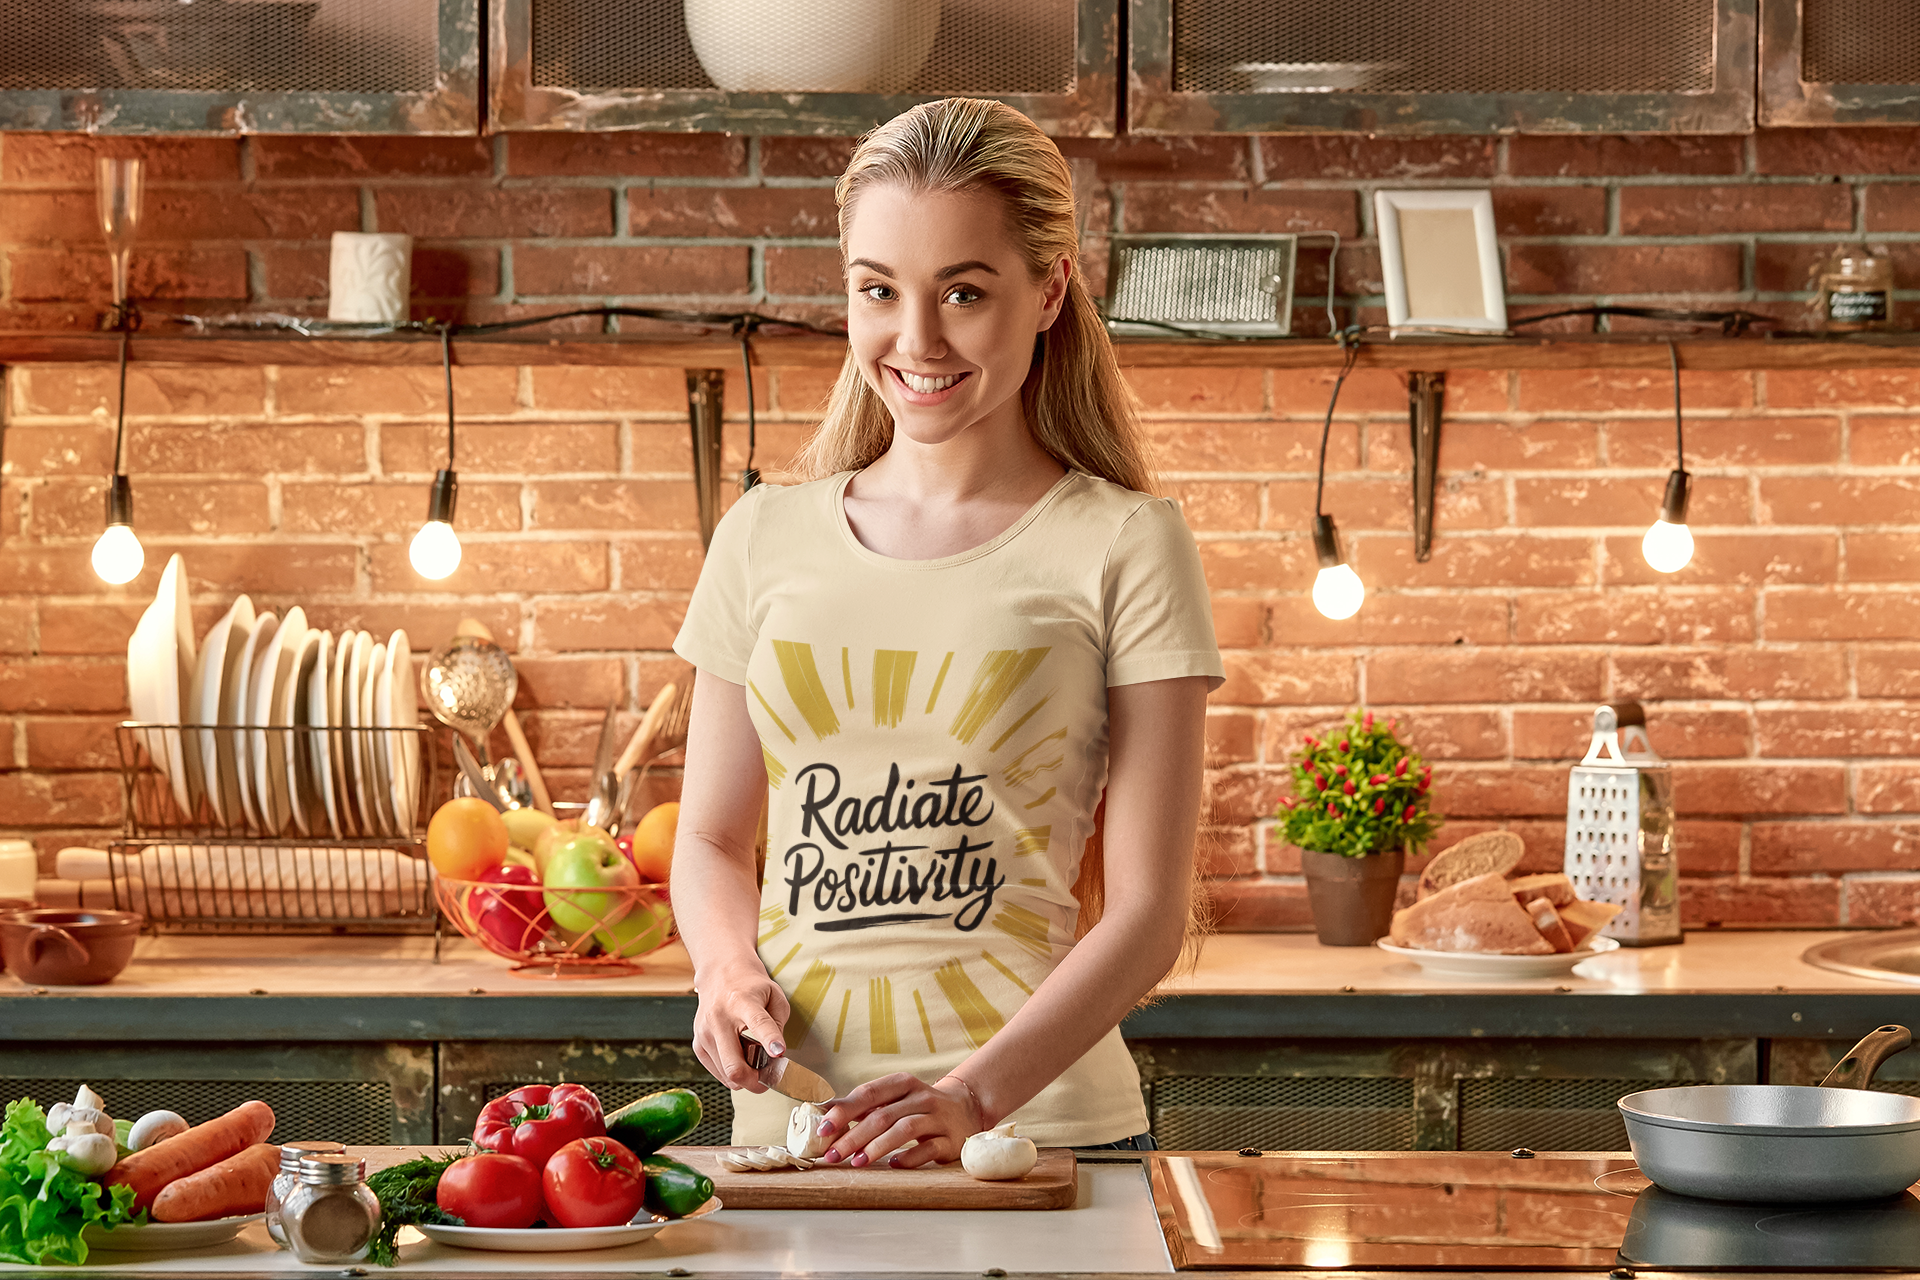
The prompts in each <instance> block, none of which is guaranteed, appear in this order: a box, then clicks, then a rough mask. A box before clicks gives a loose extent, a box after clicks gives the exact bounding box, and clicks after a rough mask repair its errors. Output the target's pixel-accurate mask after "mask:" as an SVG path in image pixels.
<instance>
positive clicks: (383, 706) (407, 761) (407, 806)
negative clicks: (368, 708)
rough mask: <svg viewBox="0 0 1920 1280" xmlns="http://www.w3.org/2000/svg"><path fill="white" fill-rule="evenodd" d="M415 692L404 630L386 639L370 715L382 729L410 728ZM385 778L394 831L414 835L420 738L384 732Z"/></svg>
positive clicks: (415, 718)
mask: <svg viewBox="0 0 1920 1280" xmlns="http://www.w3.org/2000/svg"><path fill="white" fill-rule="evenodd" d="M418 696H419V695H417V694H416V693H415V692H414V678H413V649H412V647H411V646H410V645H409V644H408V642H407V633H406V632H405V631H395V632H394V633H393V635H392V636H391V637H389V638H388V640H387V664H386V669H385V670H384V671H382V672H381V676H380V686H379V689H378V690H377V691H376V693H375V702H374V712H373V718H374V721H375V723H377V724H378V725H379V726H380V727H381V728H382V729H411V728H412V727H413V726H414V725H416V724H418V723H419V722H420V704H419V701H418ZM381 737H382V738H384V739H385V740H386V742H385V746H386V760H387V779H388V783H389V787H390V790H391V792H392V795H393V822H394V834H396V835H400V836H408V835H412V834H413V820H414V812H413V807H414V797H415V796H416V795H418V794H419V791H420V741H419V737H418V735H416V734H412V733H385V734H382V735H381Z"/></svg>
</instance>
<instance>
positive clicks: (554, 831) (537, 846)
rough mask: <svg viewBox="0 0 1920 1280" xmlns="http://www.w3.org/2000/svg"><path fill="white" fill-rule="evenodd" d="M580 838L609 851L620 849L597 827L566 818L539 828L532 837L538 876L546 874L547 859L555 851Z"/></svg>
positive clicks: (576, 819)
mask: <svg viewBox="0 0 1920 1280" xmlns="http://www.w3.org/2000/svg"><path fill="white" fill-rule="evenodd" d="M582 836H588V837H592V838H594V839H596V840H598V841H599V842H600V843H601V844H603V845H605V846H606V847H607V848H609V849H614V850H618V849H619V847H620V846H619V845H617V844H615V843H614V842H613V837H612V836H610V835H608V834H607V833H606V832H604V831H602V830H601V829H600V828H599V827H590V826H588V825H587V824H586V823H584V822H582V821H580V819H578V818H567V819H565V820H563V821H559V822H555V823H554V824H553V825H552V826H549V827H543V828H541V831H540V834H539V835H537V836H536V837H534V841H533V845H532V849H533V860H534V862H535V864H537V866H538V867H539V870H540V874H541V875H545V874H546V873H547V859H548V858H549V857H551V856H552V855H553V851H554V850H555V849H558V848H559V847H560V846H561V845H563V844H565V843H566V842H567V841H569V840H574V839H578V838H580V837H582Z"/></svg>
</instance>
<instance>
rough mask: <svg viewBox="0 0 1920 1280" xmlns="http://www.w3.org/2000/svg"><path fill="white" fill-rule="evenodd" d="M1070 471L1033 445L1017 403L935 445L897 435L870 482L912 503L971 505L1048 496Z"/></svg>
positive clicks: (869, 471)
mask: <svg viewBox="0 0 1920 1280" xmlns="http://www.w3.org/2000/svg"><path fill="white" fill-rule="evenodd" d="M1065 470H1066V469H1065V468H1064V467H1062V466H1061V465H1060V464H1059V462H1057V461H1055V459H1054V457H1053V455H1051V454H1049V453H1048V452H1047V451H1046V450H1045V449H1042V448H1041V447H1040V446H1039V445H1038V444H1037V443H1036V442H1035V441H1034V438H1033V433H1032V432H1030V431H1028V430H1027V422H1026V417H1025V415H1024V414H1023V413H1022V412H1021V409H1020V401H1019V398H1018V397H1015V398H1014V399H1013V400H1012V401H1011V402H1010V403H1009V405H1008V406H1006V411H1005V412H999V413H995V414H994V415H992V416H991V417H989V418H985V419H982V420H981V421H979V422H976V423H974V424H973V425H972V426H970V427H968V428H967V429H966V430H964V431H961V432H960V433H959V434H957V435H955V436H953V437H951V438H949V439H946V440H942V441H938V442H936V443H926V442H922V441H919V440H915V439H913V438H912V437H911V436H909V435H907V434H906V433H905V432H904V431H898V430H896V431H895V432H894V433H893V443H892V444H890V445H889V446H888V447H887V451H886V452H885V453H883V454H881V455H880V457H879V458H878V459H876V460H875V461H874V463H873V464H872V465H871V466H870V467H868V468H867V470H866V473H865V476H866V478H867V479H869V480H871V481H873V482H876V483H879V484H881V485H884V486H885V487H886V488H889V489H892V490H894V491H895V492H897V493H899V494H900V495H901V496H902V497H905V498H907V499H908V500H910V501H913V502H925V501H935V502H968V501H974V500H979V499H986V500H989V501H991V500H993V499H996V498H1013V499H1018V498H1020V497H1022V496H1024V495H1027V494H1030V493H1031V492H1032V491H1033V490H1034V488H1035V487H1036V486H1038V487H1040V488H1041V489H1042V490H1043V491H1044V489H1045V488H1047V487H1051V486H1052V484H1053V483H1054V482H1055V481H1056V480H1058V479H1059V478H1060V477H1061V476H1062V475H1063V474H1065Z"/></svg>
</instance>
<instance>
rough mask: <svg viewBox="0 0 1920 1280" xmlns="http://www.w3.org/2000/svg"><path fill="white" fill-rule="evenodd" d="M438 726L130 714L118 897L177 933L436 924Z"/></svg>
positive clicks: (387, 929) (400, 928)
mask: <svg viewBox="0 0 1920 1280" xmlns="http://www.w3.org/2000/svg"><path fill="white" fill-rule="evenodd" d="M425 735H426V730H425V729H424V728H422V727H420V726H417V725H415V726H408V727H404V728H399V727H396V728H341V727H320V726H312V725H292V726H285V727H272V728H259V727H245V726H237V725H198V724H183V725H175V724H148V723H138V722H132V721H129V722H126V723H124V724H122V725H120V726H119V729H118V731H117V734H116V737H117V740H118V745H119V750H120V765H121V769H120V774H121V784H122V787H123V790H124V793H125V801H126V822H125V831H124V834H123V835H122V836H121V838H119V839H116V840H114V841H112V842H111V843H110V844H109V852H108V858H107V878H108V880H109V881H110V883H111V885H112V890H113V902H114V906H115V907H116V908H118V909H120V910H125V911H138V912H140V913H141V914H142V915H144V916H146V918H147V922H148V924H149V926H150V927H152V928H154V929H155V930H156V931H159V930H165V931H167V932H177V933H245V932H256V933H428V932H432V933H436V934H437V933H438V925H437V913H436V910H435V904H434V895H433V888H432V883H433V873H432V869H431V866H430V865H429V863H428V862H427V857H426V837H425V823H426V819H427V817H428V816H429V815H430V814H431V812H432V806H431V804H430V803H429V800H430V797H432V796H433V795H434V794H436V793H435V777H434V775H435V773H436V769H435V764H434V760H433V756H432V753H431V752H429V751H427V750H426V746H427V743H426V739H425ZM162 762H164V763H162ZM190 765H191V766H195V767H189V766H190Z"/></svg>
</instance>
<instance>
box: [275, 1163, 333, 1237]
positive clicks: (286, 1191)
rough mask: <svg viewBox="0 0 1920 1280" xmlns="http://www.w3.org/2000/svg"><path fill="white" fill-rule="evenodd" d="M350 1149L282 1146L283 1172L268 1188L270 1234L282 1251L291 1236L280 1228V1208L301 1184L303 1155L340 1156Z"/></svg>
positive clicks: (279, 1173)
mask: <svg viewBox="0 0 1920 1280" xmlns="http://www.w3.org/2000/svg"><path fill="white" fill-rule="evenodd" d="M345 1151H346V1148H345V1147H343V1146H341V1145H340V1144H339V1143H337V1142H283V1143H281V1144H280V1172H278V1173H276V1174H274V1175H273V1185H272V1186H270V1187H268V1188H267V1234H268V1235H270V1236H272V1237H273V1242H274V1243H275V1244H277V1245H279V1246H280V1247H281V1248H282V1249H284V1248H286V1247H287V1233H286V1231H285V1229H284V1228H282V1227H281V1225H280V1206H281V1205H282V1204H283V1203H285V1202H286V1199H287V1197H288V1196H290V1195H292V1194H293V1189H294V1188H295V1187H297V1186H299V1185H300V1160H301V1158H302V1157H303V1156H333V1155H340V1154H342V1153H344V1152H345Z"/></svg>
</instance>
